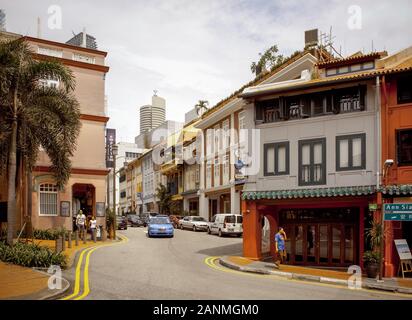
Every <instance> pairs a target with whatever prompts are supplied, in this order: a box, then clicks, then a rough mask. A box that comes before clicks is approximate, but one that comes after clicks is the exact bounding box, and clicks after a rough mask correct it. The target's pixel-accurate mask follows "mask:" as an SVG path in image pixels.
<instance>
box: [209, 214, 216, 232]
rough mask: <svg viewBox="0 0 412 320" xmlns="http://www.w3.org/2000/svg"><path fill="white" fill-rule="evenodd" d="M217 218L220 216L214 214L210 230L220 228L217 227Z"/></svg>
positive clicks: (214, 230)
mask: <svg viewBox="0 0 412 320" xmlns="http://www.w3.org/2000/svg"><path fill="white" fill-rule="evenodd" d="M217 220H218V217H217V216H216V215H214V216H213V217H212V219H211V220H210V231H212V232H217V230H218V228H217Z"/></svg>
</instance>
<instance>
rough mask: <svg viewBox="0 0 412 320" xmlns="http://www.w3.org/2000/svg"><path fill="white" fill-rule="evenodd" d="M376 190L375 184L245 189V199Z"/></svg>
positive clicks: (362, 192)
mask: <svg viewBox="0 0 412 320" xmlns="http://www.w3.org/2000/svg"><path fill="white" fill-rule="evenodd" d="M375 192H376V187H375V186H356V187H355V186H354V187H336V188H311V189H292V190H278V191H244V192H243V193H242V199H243V200H259V199H294V198H320V197H344V196H366V195H371V194H374V193H375Z"/></svg>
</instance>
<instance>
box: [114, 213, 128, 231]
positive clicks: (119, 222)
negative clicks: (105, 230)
mask: <svg viewBox="0 0 412 320" xmlns="http://www.w3.org/2000/svg"><path fill="white" fill-rule="evenodd" d="M116 226H117V230H122V229H123V230H127V219H126V217H123V216H117V217H116Z"/></svg>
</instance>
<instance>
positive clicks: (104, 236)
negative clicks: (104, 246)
mask: <svg viewBox="0 0 412 320" xmlns="http://www.w3.org/2000/svg"><path fill="white" fill-rule="evenodd" d="M106 240H107V231H106V229H102V241H106Z"/></svg>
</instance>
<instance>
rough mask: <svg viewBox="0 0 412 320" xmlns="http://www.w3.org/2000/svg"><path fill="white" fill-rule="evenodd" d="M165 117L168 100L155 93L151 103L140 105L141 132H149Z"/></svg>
mask: <svg viewBox="0 0 412 320" xmlns="http://www.w3.org/2000/svg"><path fill="white" fill-rule="evenodd" d="M165 119H166V100H165V99H163V98H161V97H159V96H157V95H156V94H154V95H153V97H152V104H151V105H144V106H141V107H140V133H141V134H142V133H145V132H148V131H150V130H152V129H154V128H156V127H158V126H160V125H161V124H162V123H163V122H164V121H165Z"/></svg>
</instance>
